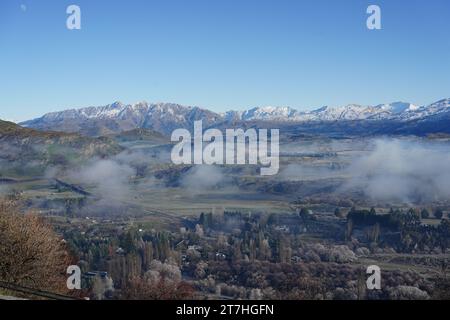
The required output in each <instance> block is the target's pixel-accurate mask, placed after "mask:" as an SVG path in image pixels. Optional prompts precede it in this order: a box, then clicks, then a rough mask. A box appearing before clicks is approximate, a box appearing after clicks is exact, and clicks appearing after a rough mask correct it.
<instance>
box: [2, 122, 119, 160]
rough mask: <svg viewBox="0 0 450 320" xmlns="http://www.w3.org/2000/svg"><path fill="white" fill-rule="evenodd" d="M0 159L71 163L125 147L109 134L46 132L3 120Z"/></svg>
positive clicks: (115, 151)
mask: <svg viewBox="0 0 450 320" xmlns="http://www.w3.org/2000/svg"><path fill="white" fill-rule="evenodd" d="M0 150H1V153H0V160H1V161H3V168H5V167H7V166H14V167H19V166H20V165H25V166H46V165H49V164H52V165H68V164H69V163H71V162H74V161H79V160H83V159H87V158H91V157H95V156H97V157H105V156H108V155H112V154H116V153H118V152H120V151H121V150H122V147H120V146H119V145H118V144H117V143H116V142H114V141H113V140H111V139H110V138H90V137H84V136H81V135H79V134H71V133H61V132H43V131H38V130H34V129H29V128H23V127H21V126H19V125H17V124H14V123H12V122H7V121H2V120H0Z"/></svg>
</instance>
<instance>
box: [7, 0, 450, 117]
mask: <svg viewBox="0 0 450 320" xmlns="http://www.w3.org/2000/svg"><path fill="white" fill-rule="evenodd" d="M70 4H77V5H79V6H80V7H81V12H82V30H79V31H70V30H67V29H66V18H67V14H66V12H65V11H66V8H67V6H68V5H70ZM369 4H377V5H379V6H380V7H381V9H382V26H383V29H382V30H380V31H370V30H368V29H367V28H366V19H367V16H368V15H367V14H366V9H367V7H368V5H369ZM449 17H450V1H448V0H410V1H406V0H395V1H394V0H386V1H381V0H371V1H365V0H328V1H325V0H292V1H288V0H111V1H106V0H70V1H66V0H58V1H55V0H1V1H0V118H3V119H13V120H25V119H29V118H33V117H35V116H39V115H42V114H43V113H45V112H49V111H56V110H61V109H66V108H69V107H83V106H91V105H105V104H108V103H111V102H113V101H116V100H119V101H123V102H125V103H133V102H137V101H141V100H147V101H150V102H157V101H167V102H176V103H181V104H187V105H198V106H202V107H207V108H210V109H212V110H215V111H224V110H226V109H244V108H248V107H254V106H262V105H276V106H278V105H288V106H292V107H295V108H298V109H311V108H313V107H319V106H323V105H342V104H347V103H361V104H378V103H384V102H392V101H398V100H402V101H409V102H413V103H416V104H427V103H431V102H434V101H436V100H439V99H441V98H445V97H450V23H449Z"/></svg>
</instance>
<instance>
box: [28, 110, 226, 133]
mask: <svg viewBox="0 0 450 320" xmlns="http://www.w3.org/2000/svg"><path fill="white" fill-rule="evenodd" d="M221 119H222V117H221V116H220V115H219V114H217V113H214V112H211V111H209V110H205V109H201V108H198V107H185V106H181V105H178V104H173V103H153V104H149V103H147V102H139V103H136V104H133V105H126V104H123V103H121V102H115V103H112V104H109V105H106V106H101V107H88V108H82V109H71V110H66V111H61V112H52V113H48V114H45V115H44V116H42V117H41V118H37V119H34V120H30V121H26V122H23V123H21V125H23V126H25V127H31V128H35V129H39V130H52V131H65V132H80V133H82V134H86V135H93V136H98V135H106V134H111V133H119V132H122V131H128V130H133V129H136V128H150V129H153V130H156V131H159V132H162V133H169V132H172V131H173V130H174V129H176V128H180V127H181V128H184V127H186V128H190V127H192V126H193V122H194V121H196V120H203V123H204V124H205V125H211V124H213V123H215V122H217V121H220V120H221Z"/></svg>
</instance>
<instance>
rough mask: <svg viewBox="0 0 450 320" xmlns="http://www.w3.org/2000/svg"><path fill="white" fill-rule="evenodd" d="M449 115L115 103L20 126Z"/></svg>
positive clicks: (445, 105) (443, 107)
mask: <svg viewBox="0 0 450 320" xmlns="http://www.w3.org/2000/svg"><path fill="white" fill-rule="evenodd" d="M447 113H450V99H442V100H439V101H437V102H434V103H432V104H430V105H426V106H416V105H414V104H411V103H408V102H393V103H388V104H379V105H375V106H370V105H359V104H349V105H345V106H337V107H329V106H325V107H321V108H318V109H314V110H312V111H299V110H297V109H294V108H291V107H272V106H266V107H254V108H250V109H247V110H244V111H227V112H224V113H216V112H213V111H210V110H208V109H204V108H200V107H197V106H183V105H180V104H175V103H148V102H145V101H144V102H139V103H135V104H124V103H122V102H114V103H112V104H109V105H106V106H98V107H87V108H80V109H68V110H63V111H59V112H51V113H47V114H45V115H43V116H42V117H40V118H36V119H32V120H29V121H25V122H22V123H20V125H22V126H24V127H29V128H33V129H38V130H44V131H49V130H51V131H63V132H77V133H82V134H85V135H89V136H101V135H110V134H116V133H120V132H123V131H130V130H133V129H139V128H141V129H152V130H155V131H158V132H161V133H164V134H169V133H170V132H172V131H173V130H174V129H177V128H192V126H193V122H194V121H197V120H203V123H204V127H210V126H214V125H216V124H218V123H221V124H223V123H231V122H249V121H259V122H287V123H307V122H332V121H354V120H364V121H383V120H386V121H397V122H401V123H406V122H409V121H416V122H417V121H420V120H424V119H426V118H430V117H439V116H442V117H443V118H446V115H447Z"/></svg>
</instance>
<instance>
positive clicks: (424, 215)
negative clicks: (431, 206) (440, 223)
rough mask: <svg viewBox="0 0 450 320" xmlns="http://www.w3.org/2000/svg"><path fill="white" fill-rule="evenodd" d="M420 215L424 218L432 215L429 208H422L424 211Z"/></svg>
mask: <svg viewBox="0 0 450 320" xmlns="http://www.w3.org/2000/svg"><path fill="white" fill-rule="evenodd" d="M420 216H421V217H422V219H428V218H429V217H430V213H429V212H428V210H427V209H422V211H421V212H420Z"/></svg>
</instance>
